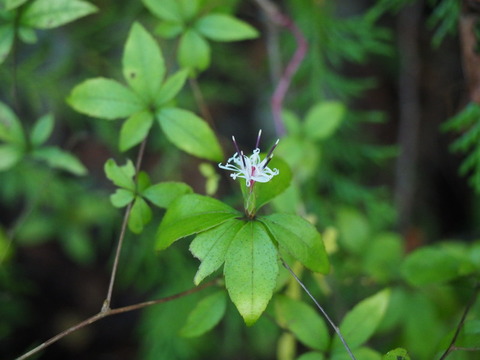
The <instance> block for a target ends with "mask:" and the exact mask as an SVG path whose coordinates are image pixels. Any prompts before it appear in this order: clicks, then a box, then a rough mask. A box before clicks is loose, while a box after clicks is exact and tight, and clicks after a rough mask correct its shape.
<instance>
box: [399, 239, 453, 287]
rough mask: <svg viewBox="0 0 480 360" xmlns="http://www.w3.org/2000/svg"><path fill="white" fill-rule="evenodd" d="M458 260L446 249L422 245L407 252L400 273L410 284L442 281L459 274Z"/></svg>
mask: <svg viewBox="0 0 480 360" xmlns="http://www.w3.org/2000/svg"><path fill="white" fill-rule="evenodd" d="M459 267H460V262H459V261H458V259H457V258H456V257H455V256H453V255H452V254H450V253H449V252H448V251H446V249H441V248H434V247H424V248H420V249H417V250H415V251H414V252H413V253H411V254H409V255H408V257H407V258H406V259H405V261H404V262H403V264H402V268H401V273H402V275H403V277H404V278H405V279H406V280H407V281H408V282H409V283H410V284H412V285H415V286H422V285H426V284H432V283H442V282H447V281H449V280H452V279H454V278H455V277H457V276H459Z"/></svg>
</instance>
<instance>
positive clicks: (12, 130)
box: [0, 102, 25, 148]
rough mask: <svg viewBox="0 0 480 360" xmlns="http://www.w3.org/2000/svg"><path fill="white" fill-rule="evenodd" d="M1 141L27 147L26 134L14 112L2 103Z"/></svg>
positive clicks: (0, 106) (0, 111) (0, 104)
mask: <svg viewBox="0 0 480 360" xmlns="http://www.w3.org/2000/svg"><path fill="white" fill-rule="evenodd" d="M0 140H3V141H5V142H9V143H12V144H16V145H18V146H19V147H20V148H24V147H25V133H24V132H23V128H22V124H21V123H20V120H18V118H17V116H16V115H15V114H14V112H13V111H12V110H11V109H10V108H9V107H8V106H7V105H5V104H4V103H2V102H0Z"/></svg>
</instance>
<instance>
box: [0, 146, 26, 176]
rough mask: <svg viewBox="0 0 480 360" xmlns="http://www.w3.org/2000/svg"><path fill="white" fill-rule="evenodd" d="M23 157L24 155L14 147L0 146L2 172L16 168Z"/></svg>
mask: <svg viewBox="0 0 480 360" xmlns="http://www.w3.org/2000/svg"><path fill="white" fill-rule="evenodd" d="M22 157H23V153H22V152H21V151H20V150H19V149H17V148H16V147H15V146H12V145H0V171H4V170H8V169H10V168H12V167H13V166H15V165H16V164H17V163H18V162H19V161H20V160H21V159H22Z"/></svg>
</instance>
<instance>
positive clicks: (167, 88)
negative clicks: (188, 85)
mask: <svg viewBox="0 0 480 360" xmlns="http://www.w3.org/2000/svg"><path fill="white" fill-rule="evenodd" d="M187 77H188V70H180V71H177V72H176V73H175V74H173V75H172V76H170V77H169V78H168V79H167V80H166V81H165V83H164V84H163V85H162V87H161V88H160V91H159V92H158V94H157V95H156V99H155V106H156V107H159V106H162V105H164V104H166V103H168V102H169V101H171V100H172V99H173V98H174V97H175V96H176V95H177V94H178V92H179V91H180V90H181V89H182V87H183V85H184V84H185V80H187Z"/></svg>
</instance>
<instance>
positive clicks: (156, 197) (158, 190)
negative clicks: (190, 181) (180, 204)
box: [142, 181, 193, 208]
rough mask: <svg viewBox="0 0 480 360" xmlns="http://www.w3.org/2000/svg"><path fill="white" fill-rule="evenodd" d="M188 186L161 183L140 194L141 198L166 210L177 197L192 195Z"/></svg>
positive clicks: (180, 183) (179, 183)
mask: <svg viewBox="0 0 480 360" xmlns="http://www.w3.org/2000/svg"><path fill="white" fill-rule="evenodd" d="M192 192H193V190H192V188H191V187H190V186H188V185H187V184H185V183H182V182H174V181H170V182H161V183H159V184H155V185H152V186H150V187H148V188H147V189H145V190H144V191H143V192H142V196H143V197H144V198H145V199H147V200H149V201H150V202H152V203H153V204H154V205H156V206H158V207H160V208H168V207H169V206H170V204H171V203H172V202H173V201H174V200H176V199H177V198H178V197H180V196H182V195H185V194H189V193H192Z"/></svg>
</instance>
